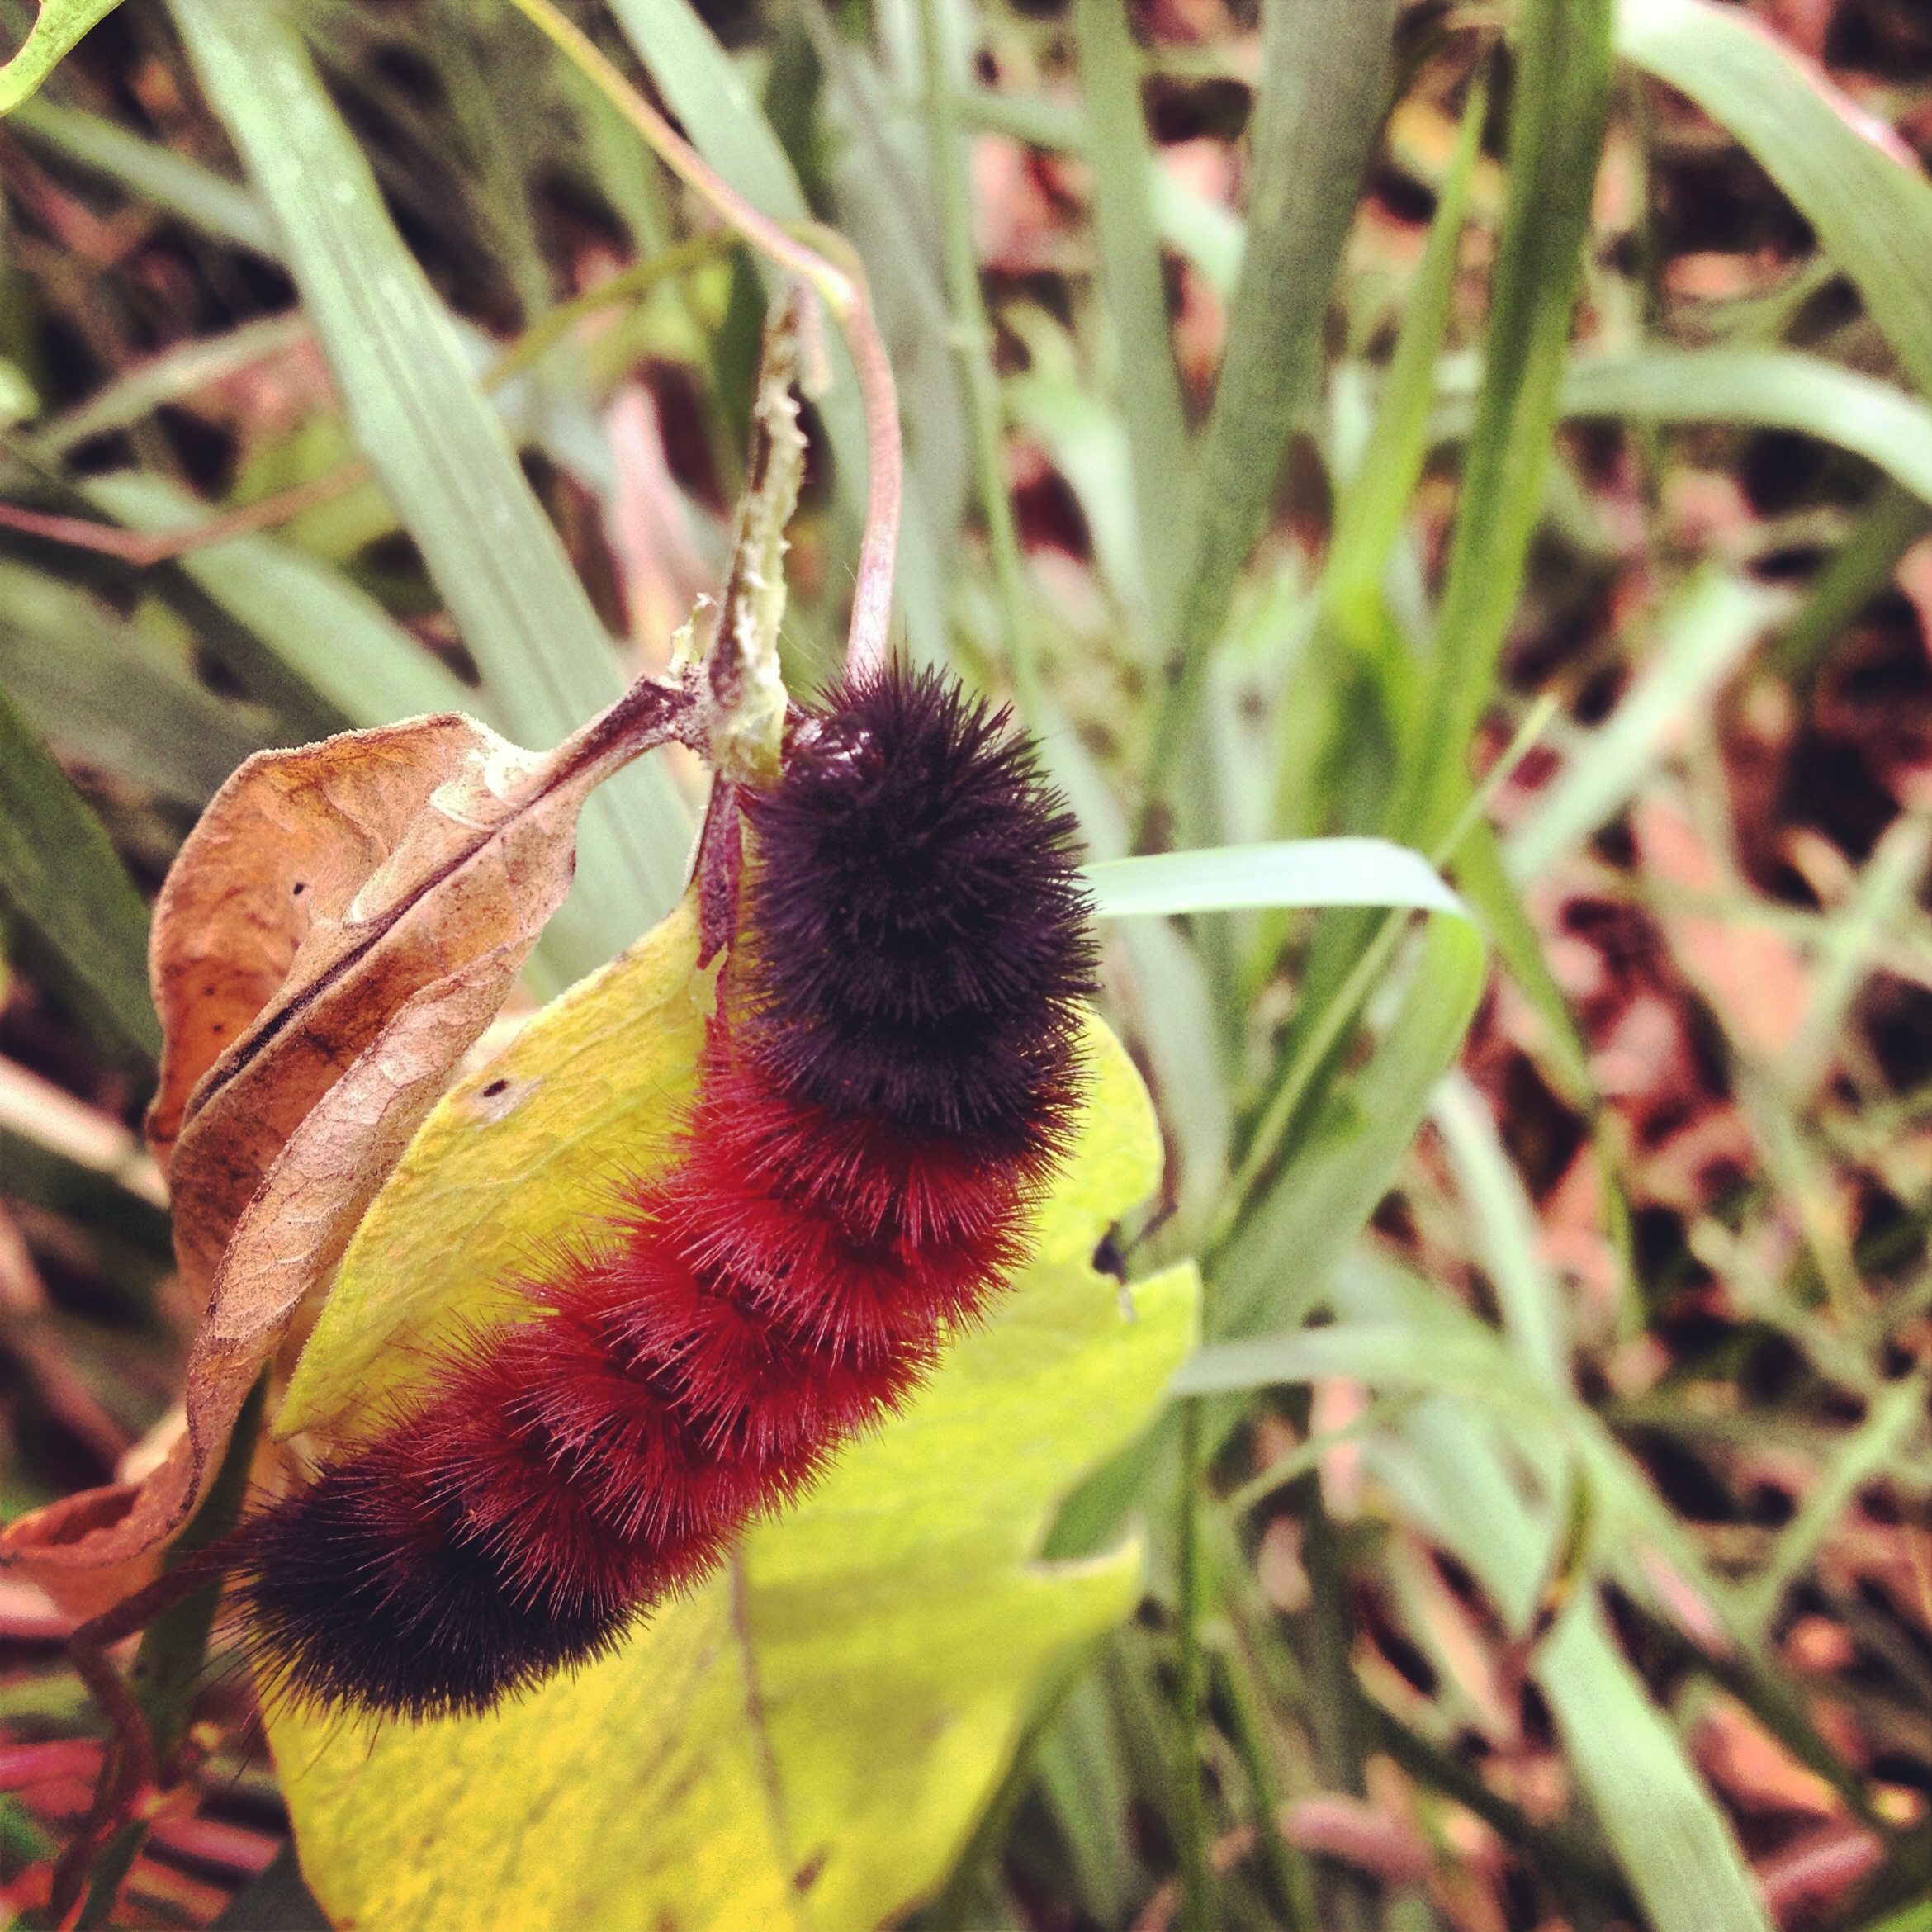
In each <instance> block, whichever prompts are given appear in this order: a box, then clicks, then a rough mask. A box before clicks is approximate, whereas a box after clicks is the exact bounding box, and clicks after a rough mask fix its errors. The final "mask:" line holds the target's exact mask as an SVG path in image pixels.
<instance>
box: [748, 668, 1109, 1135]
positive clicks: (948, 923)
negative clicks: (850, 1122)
mask: <svg viewBox="0 0 1932 1932" xmlns="http://www.w3.org/2000/svg"><path fill="white" fill-rule="evenodd" d="M747 811H748V813H749V816H750V817H751V823H752V826H753V828H754V830H755V833H756V836H757V840H758V876H757V881H756V888H755V891H756V901H755V902H756V907H757V914H756V932H757V957H756V959H755V962H754V964H753V966H752V968H751V993H752V1001H753V1019H752V1023H751V1034H752V1041H751V1047H752V1051H753V1052H754V1053H755V1054H756V1055H757V1056H758V1058H760V1061H761V1062H762V1063H764V1064H765V1066H766V1067H767V1068H769V1070H770V1071H771V1073H773V1075H774V1077H776V1078H777V1079H778V1080H779V1082H781V1083H782V1084H783V1085H784V1086H785V1087H787V1088H788V1090H789V1091H792V1092H793V1093H794V1094H796V1095H798V1096H800V1097H802V1098H804V1099H807V1100H810V1101H813V1102H815V1103H817V1104H818V1105H820V1106H826V1107H828V1108H831V1109H835V1110H839V1111H841V1112H867V1113H876V1114H878V1115H883V1116H884V1117H886V1118H888V1119H889V1120H893V1121H895V1122H897V1124H898V1125H902V1126H903V1127H906V1128H908V1129H915V1130H918V1131H921V1132H930V1133H937V1134H957V1135H964V1136H968V1137H970V1138H972V1139H981V1140H984V1141H985V1142H987V1144H990V1145H996V1146H1007V1147H1011V1148H1013V1149H1015V1150H1016V1151H1018V1150H1020V1149H1022V1148H1027V1147H1035V1148H1037V1147H1038V1146H1039V1144H1040V1139H1041V1136H1042V1134H1043V1133H1044V1134H1047V1135H1048V1136H1049V1137H1050V1136H1052V1135H1053V1134H1054V1132H1055V1130H1056V1129H1059V1128H1060V1127H1062V1126H1063V1115H1064V1114H1065V1111H1066V1109H1067V1107H1068V1099H1069V1095H1070V1083H1071V1078H1072V1066H1073V1051H1074V1032H1075V1028H1076V1024H1077V1022H1076V1020H1075V1017H1074V1014H1073V1008H1072V1006H1071V1005H1070V1002H1073V1001H1074V1000H1076V999H1077V998H1078V997H1080V996H1082V994H1085V993H1087V992H1091V991H1092V989H1093V976H1094V952H1093V946H1092V941H1091V938H1090V936H1089V935H1088V930H1087V920H1088V916H1089V912H1090V907H1089V906H1088V903H1087V897H1086V893H1085V892H1084V890H1083V889H1082V885H1081V883H1080V878H1079V869H1078V860H1077V842H1076V835H1077V828H1076V826H1075V823H1074V821H1073V818H1072V817H1071V816H1070V815H1069V814H1068V812H1065V811H1064V810H1063V808H1062V804H1061V801H1060V800H1059V799H1058V797H1057V796H1056V795H1055V794H1054V793H1053V792H1052V791H1051V790H1050V789H1049V788H1048V787H1047V786H1046V784H1044V781H1043V779H1042V778H1041V776H1040V774H1039V769H1038V766H1037V764H1036V762H1035V757H1034V754H1033V752H1032V751H1031V748H1030V746H1027V745H1026V743H1025V741H1023V740H1022V739H1020V738H1019V737H1017V736H1015V735H1014V734H1013V733H1012V732H1011V730H1010V729H1009V724H1008V720H1007V718H1006V714H1005V713H1003V712H996V711H994V710H992V708H990V707H988V706H987V704H985V703H983V702H980V701H978V700H974V699H972V698H968V697H966V696H965V695H964V694H963V693H962V692H961V691H960V690H959V689H958V687H957V686H956V685H954V684H951V683H950V682H949V680H943V679H941V678H940V677H938V676H936V675H932V674H922V673H917V672H912V671H908V670H904V669H902V668H898V667H895V668H893V670H888V671H887V672H885V673H883V674H882V675H879V676H878V677H876V678H874V679H871V680H866V681H864V682H861V683H859V684H855V685H853V686H850V687H848V688H845V689H842V690H840V691H837V692H836V693H834V694H833V695H832V697H831V699H830V701H829V703H828V706H827V709H826V716H825V718H824V721H823V722H822V725H821V727H820V729H819V733H818V736H817V739H816V740H815V741H813V742H812V743H811V744H810V745H808V746H805V747H803V748H802V749H801V750H800V751H798V753H797V754H796V755H794V757H793V760H792V762H791V764H790V765H789V766H788V768H787V770H786V773H785V775H784V778H783V779H781V780H780V781H779V784H777V785H776V786H774V788H772V789H771V790H770V791H769V793H765V794H764V795H762V796H760V797H757V798H751V799H749V800H747Z"/></svg>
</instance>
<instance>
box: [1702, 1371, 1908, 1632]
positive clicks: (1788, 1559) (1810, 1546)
mask: <svg viewBox="0 0 1932 1932" xmlns="http://www.w3.org/2000/svg"><path fill="white" fill-rule="evenodd" d="M1927 1387H1928V1380H1927V1377H1926V1376H1925V1372H1924V1371H1920V1373H1919V1374H1917V1375H1915V1376H1907V1377H1906V1379H1905V1380H1903V1381H1901V1382H1897V1383H1895V1384H1893V1385H1892V1386H1890V1387H1888V1388H1887V1389H1886V1390H1884V1391H1883V1393H1882V1394H1881V1395H1879V1396H1878V1398H1877V1399H1875V1400H1874V1401H1873V1404H1872V1406H1871V1410H1870V1412H1869V1413H1868V1414H1867V1416H1866V1418H1865V1419H1864V1420H1863V1422H1862V1423H1859V1426H1858V1427H1857V1428H1855V1429H1853V1430H1851V1431H1849V1432H1848V1433H1847V1434H1846V1435H1845V1436H1844V1437H1843V1439H1842V1440H1841V1441H1840V1442H1839V1444H1838V1446H1837V1447H1836V1448H1835V1449H1834V1450H1833V1451H1832V1453H1831V1455H1830V1457H1829V1458H1828V1459H1827V1461H1826V1462H1825V1467H1824V1468H1823V1469H1822V1470H1821V1471H1820V1473H1819V1477H1818V1480H1817V1481H1816V1482H1815V1483H1814V1484H1813V1485H1811V1488H1810V1489H1808V1490H1807V1491H1806V1493H1805V1499H1804V1502H1803V1503H1802V1506H1801V1507H1800V1508H1799V1510H1798V1513H1797V1515H1796V1516H1794V1517H1793V1518H1792V1519H1791V1521H1790V1522H1788V1523H1787V1524H1786V1525H1785V1527H1783V1529H1782V1530H1780V1531H1779V1532H1778V1541H1777V1543H1776V1544H1775V1546H1773V1550H1772V1552H1771V1560H1770V1561H1769V1563H1767V1564H1766V1565H1764V1568H1763V1569H1762V1570H1759V1572H1758V1573H1757V1574H1756V1575H1754V1577H1752V1579H1750V1583H1749V1584H1746V1585H1745V1589H1744V1590H1743V1592H1742V1593H1741V1595H1740V1602H1739V1603H1738V1606H1737V1615H1738V1617H1739V1618H1740V1621H1741V1622H1743V1623H1744V1625H1745V1627H1746V1628H1747V1629H1748V1630H1749V1631H1751V1633H1752V1634H1753V1635H1754V1636H1756V1637H1757V1638H1758V1639H1759V1641H1762V1640H1763V1639H1764V1637H1765V1636H1767V1635H1768V1634H1769V1631H1770V1627H1771V1625H1772V1622H1773V1619H1774V1618H1775V1617H1777V1615H1778V1610H1779V1608H1781V1607H1782V1605H1783V1602H1784V1594H1785V1592H1786V1591H1787V1590H1788V1589H1790V1588H1791V1586H1792V1584H1794V1583H1796V1582H1797V1579H1798V1578H1799V1577H1800V1576H1802V1574H1804V1573H1805V1571H1806V1570H1809V1569H1810V1568H1811V1564H1812V1562H1813V1560H1815V1559H1816V1556H1817V1554H1818V1551H1819V1548H1820V1546H1821V1545H1822V1544H1823V1543H1824V1541H1825V1538H1826V1537H1829V1536H1830V1534H1831V1532H1832V1531H1833V1530H1834V1529H1835V1527H1837V1526H1838V1525H1839V1523H1840V1522H1842V1521H1843V1519H1844V1513H1845V1510H1846V1508H1848V1507H1849V1504H1850V1503H1851V1500H1852V1499H1853V1498H1854V1496H1856V1495H1857V1494H1858V1493H1859V1490H1860V1489H1863V1488H1864V1486H1865V1485H1866V1484H1868V1482H1871V1481H1872V1480H1873V1479H1874V1478H1875V1477H1878V1476H1880V1475H1883V1474H1884V1472H1885V1470H1886V1469H1887V1466H1889V1465H1891V1464H1892V1462H1893V1461H1894V1460H1895V1459H1896V1457H1897V1456H1898V1455H1899V1453H1900V1451H1901V1450H1903V1449H1904V1448H1905V1447H1906V1443H1907V1442H1909V1441H1910V1440H1911V1437H1912V1436H1913V1435H1914V1434H1915V1432H1922V1431H1923V1429H1924V1427H1925V1396H1926V1391H1927Z"/></svg>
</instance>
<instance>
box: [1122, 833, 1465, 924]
mask: <svg viewBox="0 0 1932 1932" xmlns="http://www.w3.org/2000/svg"><path fill="white" fill-rule="evenodd" d="M1086 877H1087V886H1088V888H1089V890H1091V893H1093V901H1094V911H1095V912H1096V914H1097V915H1098V916H1100V917H1101V918H1102V919H1120V918H1126V917H1129V916H1133V915H1135V914H1142V913H1179V912H1233V911H1236V910H1238V909H1242V908H1252V907H1268V906H1411V907H1418V908H1419V909H1420V910H1422V911H1423V912H1461V911H1462V905H1461V901H1460V900H1459V899H1457V897H1456V895H1455V893H1452V892H1451V891H1450V889H1449V888H1448V887H1447V886H1446V885H1444V884H1443V883H1442V878H1441V876H1440V874H1437V871H1436V869H1435V868H1434V867H1433V866H1432V865H1431V864H1429V862H1428V859H1425V858H1423V855H1422V854H1421V853H1419V852H1412V851H1410V850H1409V848H1408V847H1407V846H1406V845H1392V844H1390V841H1388V840H1386V839H1284V840H1280V841H1276V842H1275V843H1273V844H1270V845H1217V846H1215V847H1213V848H1211V849H1210V850H1206V851H1202V852H1160V853H1156V854H1153V855H1149V856H1147V857H1144V858H1139V859H1102V860H1101V862H1100V863H1099V864H1096V865H1090V866H1088V867H1087V874H1086Z"/></svg>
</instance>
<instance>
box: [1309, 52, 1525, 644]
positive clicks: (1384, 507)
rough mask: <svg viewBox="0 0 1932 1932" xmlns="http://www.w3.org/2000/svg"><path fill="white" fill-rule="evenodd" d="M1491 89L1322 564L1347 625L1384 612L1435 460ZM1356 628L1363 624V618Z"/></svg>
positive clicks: (1468, 122)
mask: <svg viewBox="0 0 1932 1932" xmlns="http://www.w3.org/2000/svg"><path fill="white" fill-rule="evenodd" d="M1488 111H1489V89H1488V88H1487V87H1486V86H1485V85H1483V84H1481V83H1479V84H1478V85H1477V86H1476V88H1475V90H1474V91H1473V92H1471V94H1470V99H1469V105H1468V106H1467V107H1466V108H1465V109H1464V110H1463V116H1462V126H1461V131H1460V132H1459V133H1458V135H1457V136H1456V151H1455V154H1454V155H1453V156H1452V157H1451V160H1450V163H1449V172H1448V173H1447V176H1446V177H1445V178H1444V179H1443V182H1442V193H1441V195H1440V196H1439V197H1438V198H1437V203H1436V214H1435V219H1434V220H1433V221H1432V222H1431V224H1430V225H1429V239H1428V246H1427V248H1426V249H1424V250H1423V258H1422V264H1421V266H1420V267H1419V268H1418V269H1417V270H1416V272H1415V280H1414V282H1413V285H1412V286H1411V287H1410V289H1409V296H1408V300H1407V301H1406V303H1405V305H1404V310H1403V315H1402V327H1401V329H1400V330H1399V333H1398V334H1397V336H1396V339H1395V353H1394V355H1393V356H1391V357H1390V361H1389V368H1388V373H1387V375H1386V376H1385V377H1384V378H1383V381H1382V391H1381V396H1380V401H1379V403H1378V405H1377V408H1376V423H1375V428H1374V429H1372V430H1371V432H1370V433H1369V439H1368V445H1367V447H1366V448H1365V449H1364V450H1363V452H1362V454H1361V464H1360V465H1359V466H1358V467H1357V471H1356V473H1355V476H1354V477H1353V478H1352V480H1351V481H1350V482H1349V484H1348V486H1347V489H1346V490H1343V492H1342V497H1341V500H1340V502H1339V503H1338V504H1337V505H1336V509H1335V527H1334V529H1333V532H1332V533H1330V536H1329V538H1328V561H1327V562H1326V564H1325V565H1324V570H1323V575H1324V585H1323V592H1324V598H1325V599H1326V601H1327V603H1328V607H1329V608H1330V609H1331V610H1332V611H1333V612H1335V613H1337V614H1338V616H1340V617H1341V618H1342V620H1343V622H1344V623H1347V621H1348V620H1349V618H1351V617H1352V616H1354V615H1355V614H1356V613H1358V612H1359V611H1360V610H1361V608H1362V606H1363V605H1364V604H1369V605H1370V606H1371V608H1380V585H1381V579H1382V572H1383V570H1384V568H1385V566H1387V563H1388V561H1389V552H1390V550H1391V549H1392V548H1393V547H1394V546H1395V537H1396V533H1397V532H1398V531H1399V529H1400V528H1401V527H1402V517H1403V513H1404V511H1405V510H1406V509H1408V507H1409V497H1410V495H1412V494H1413V491H1414V489H1415V485H1416V480H1417V479H1418V477H1419V476H1421V475H1422V467H1423V459H1424V457H1427V456H1428V427H1429V410H1430V407H1431V405H1432V402H1433V400H1434V394H1435V368H1436V362H1437V358H1438V357H1439V356H1440V355H1441V353H1442V343H1443V342H1444V340H1445V339H1446V338H1447V333H1448V328H1449V308H1450V298H1451V296H1452V295H1453V294H1454V293H1455V289H1456V262H1457V259H1458V257H1459V254H1460V252H1461V240H1462V221H1463V216H1464V215H1465V213H1466V211H1467V209H1468V206H1469V189H1470V182H1472V181H1473V180H1474V179H1475V164H1476V162H1477V160H1478V159H1479V158H1480V155H1481V153H1482V132H1483V118H1484V116H1485V114H1486V113H1487V112H1488ZM1357 623H1358V625H1359V623H1360V620H1359V619H1358V620H1357Z"/></svg>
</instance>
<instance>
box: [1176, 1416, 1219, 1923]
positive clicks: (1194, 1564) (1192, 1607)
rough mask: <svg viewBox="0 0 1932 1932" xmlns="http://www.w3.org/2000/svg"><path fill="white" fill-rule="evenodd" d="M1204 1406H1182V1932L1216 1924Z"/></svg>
mask: <svg viewBox="0 0 1932 1932" xmlns="http://www.w3.org/2000/svg"><path fill="white" fill-rule="evenodd" d="M1180 1463H1181V1491H1180V1497H1179V1513H1180V1535H1179V1538H1178V1541H1179V1546H1180V1547H1179V1553H1178V1556H1177V1567H1178V1570H1179V1572H1180V1575H1179V1591H1180V1603H1179V1605H1178V1607H1177V1617H1178V1627H1177V1638H1178V1670H1179V1676H1180V1685H1179V1690H1180V1695H1179V1698H1178V1699H1177V1702H1178V1706H1179V1712H1178V1715H1179V1719H1180V1726H1181V1749H1180V1752H1179V1764H1178V1766H1177V1772H1178V1775H1179V1778H1180V1780H1181V1783H1180V1789H1179V1790H1178V1791H1177V1792H1176V1793H1175V1801H1176V1802H1175V1806H1174V1826H1175V1833H1176V1835H1177V1839H1178V1840H1179V1843H1178V1844H1177V1847H1176V1850H1177V1854H1178V1862H1179V1864H1180V1877H1181V1916H1180V1920H1179V1924H1180V1927H1181V1932H1208V1929H1209V1927H1210V1926H1211V1925H1212V1924H1213V1923H1214V1918H1213V1911H1212V1901H1211V1899H1210V1896H1209V1892H1208V1887H1209V1883H1210V1879H1209V1874H1208V1859H1207V1821H1206V1818H1205V1816H1204V1807H1203V1806H1202V1803H1201V1788H1200V1702H1201V1698H1200V1692H1201V1655H1200V1522H1199V1520H1198V1518H1197V1513H1196V1512H1197V1497H1196V1490H1197V1489H1198V1487H1199V1481H1200V1403H1199V1402H1198V1401H1187V1402H1183V1403H1182V1404H1181V1456H1180Z"/></svg>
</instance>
